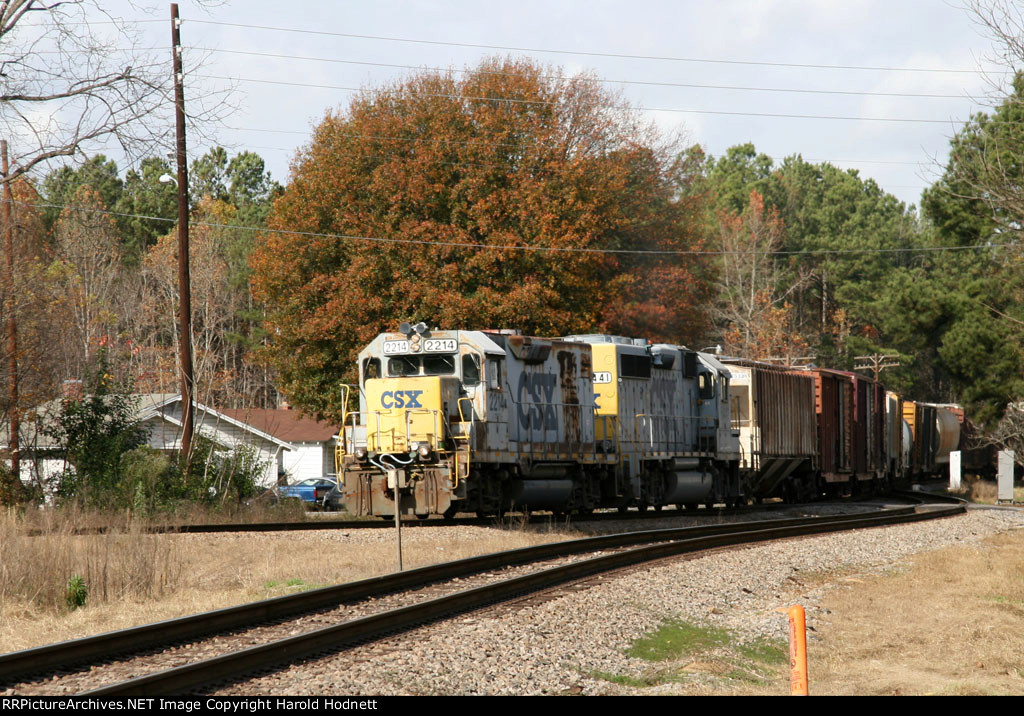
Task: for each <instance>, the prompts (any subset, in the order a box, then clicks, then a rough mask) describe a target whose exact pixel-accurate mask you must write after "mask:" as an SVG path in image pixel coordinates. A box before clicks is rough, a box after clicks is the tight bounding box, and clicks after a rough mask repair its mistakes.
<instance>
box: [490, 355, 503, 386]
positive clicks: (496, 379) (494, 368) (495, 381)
mask: <svg viewBox="0 0 1024 716" xmlns="http://www.w3.org/2000/svg"><path fill="white" fill-rule="evenodd" d="M503 361H504V359H503V358H488V359H487V387H488V388H490V389H491V390H501V367H502V362H503Z"/></svg>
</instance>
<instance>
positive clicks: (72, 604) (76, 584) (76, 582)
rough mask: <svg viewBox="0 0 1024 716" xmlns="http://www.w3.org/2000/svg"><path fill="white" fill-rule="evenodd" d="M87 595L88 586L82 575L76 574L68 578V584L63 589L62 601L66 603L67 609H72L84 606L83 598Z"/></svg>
mask: <svg viewBox="0 0 1024 716" xmlns="http://www.w3.org/2000/svg"><path fill="white" fill-rule="evenodd" d="M88 597H89V587H88V586H87V585H86V583H85V580H84V579H83V578H82V575H80V574H76V575H75V576H74V577H72V578H71V579H69V580H68V585H67V587H65V589H64V601H65V602H66V603H67V605H68V609H71V610H72V611H73V610H75V609H78V608H79V607H84V606H85V600H86V599H87V598H88Z"/></svg>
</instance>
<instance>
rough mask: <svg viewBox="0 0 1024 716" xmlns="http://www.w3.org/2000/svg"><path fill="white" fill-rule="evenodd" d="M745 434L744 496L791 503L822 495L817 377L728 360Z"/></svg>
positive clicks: (735, 412) (735, 417) (737, 421)
mask: <svg viewBox="0 0 1024 716" xmlns="http://www.w3.org/2000/svg"><path fill="white" fill-rule="evenodd" d="M724 362H725V364H726V365H727V366H728V368H729V370H730V372H731V373H732V381H731V383H730V404H731V416H732V422H733V427H734V428H736V429H738V430H739V440H740V452H741V457H740V475H741V477H742V480H743V487H744V495H745V496H747V497H753V498H755V499H762V498H767V497H783V498H785V499H787V500H789V501H794V502H795V501H802V500H809V499H813V498H814V497H815V496H816V495H817V491H818V486H817V470H818V423H817V411H816V408H815V388H814V384H815V381H814V378H813V377H812V376H810V375H806V374H800V373H796V372H793V371H790V370H787V369H785V368H782V367H779V366H777V365H771V364H768V363H759V362H756V361H749V360H743V359H726V360H725V361H724Z"/></svg>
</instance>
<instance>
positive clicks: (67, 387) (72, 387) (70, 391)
mask: <svg viewBox="0 0 1024 716" xmlns="http://www.w3.org/2000/svg"><path fill="white" fill-rule="evenodd" d="M61 395H62V396H63V398H64V400H81V399H82V398H83V397H84V395H83V394H82V381H81V379H77V378H76V379H74V380H65V381H64V383H63V384H62V385H61Z"/></svg>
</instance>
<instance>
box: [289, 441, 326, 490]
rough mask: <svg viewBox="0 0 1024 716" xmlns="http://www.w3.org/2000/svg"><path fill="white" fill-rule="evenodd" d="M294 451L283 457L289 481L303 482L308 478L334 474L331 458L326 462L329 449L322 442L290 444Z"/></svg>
mask: <svg viewBox="0 0 1024 716" xmlns="http://www.w3.org/2000/svg"><path fill="white" fill-rule="evenodd" d="M292 445H294V446H295V448H296V450H295V451H294V452H291V451H289V452H288V453H286V454H285V455H284V456H283V459H284V469H285V472H287V473H288V478H289V480H291V481H295V480H305V479H307V478H310V477H321V476H323V475H332V474H334V459H333V457H332V458H331V460H330V461H329V462H328V461H327V460H325V457H324V456H325V454H327V453H330V452H331V450H330V448H329V447H327V446H325V445H324V443H322V442H292Z"/></svg>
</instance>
